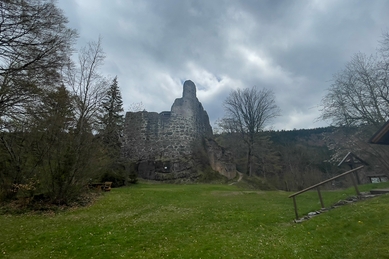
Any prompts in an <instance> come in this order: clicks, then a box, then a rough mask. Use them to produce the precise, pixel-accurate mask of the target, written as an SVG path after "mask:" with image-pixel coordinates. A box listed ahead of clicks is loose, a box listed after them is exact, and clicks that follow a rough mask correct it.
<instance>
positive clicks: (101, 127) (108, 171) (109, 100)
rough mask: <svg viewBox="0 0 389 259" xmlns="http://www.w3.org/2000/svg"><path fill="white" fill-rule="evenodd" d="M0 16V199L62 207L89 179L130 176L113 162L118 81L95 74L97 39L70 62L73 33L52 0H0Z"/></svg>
mask: <svg viewBox="0 0 389 259" xmlns="http://www.w3.org/2000/svg"><path fill="white" fill-rule="evenodd" d="M0 16H1V19H0V187H1V189H0V190H1V191H0V198H1V200H4V199H13V198H17V197H27V198H31V199H32V198H33V197H34V196H36V195H38V194H39V195H41V196H42V197H44V198H45V199H46V200H47V201H49V202H53V203H56V204H64V203H69V202H71V201H72V200H75V199H77V197H79V195H80V194H82V193H83V192H84V191H85V190H86V187H87V186H88V183H90V182H92V181H101V180H104V178H105V179H109V178H111V179H112V178H113V179H114V180H118V179H119V180H118V182H117V183H116V184H124V183H125V182H126V181H133V180H134V178H131V179H129V178H128V177H127V178H126V177H125V176H124V172H125V170H126V167H125V164H124V163H123V161H122V160H121V159H120V148H121V146H120V137H121V131H122V127H123V114H122V112H123V108H122V98H121V93H120V89H119V86H118V80H117V78H116V77H115V78H113V79H112V78H111V79H109V78H107V77H106V76H104V75H102V74H101V72H100V71H99V68H100V67H101V65H102V64H103V61H104V58H105V56H104V52H103V49H102V45H101V44H102V43H101V40H100V39H98V40H97V41H95V42H90V43H88V44H87V45H86V46H85V47H83V48H82V49H81V50H79V51H78V53H76V54H78V59H77V61H76V62H74V61H73V60H72V55H73V54H75V50H74V44H75V42H76V40H77V37H78V35H77V32H76V31H75V30H74V29H70V28H68V27H67V23H68V20H67V18H66V17H65V16H64V15H63V12H62V11H61V10H60V9H59V8H58V7H57V6H56V5H55V3H54V2H53V1H49V0H30V1H19V0H9V1H1V2H0ZM115 174H119V175H118V176H116V177H112V175H115Z"/></svg>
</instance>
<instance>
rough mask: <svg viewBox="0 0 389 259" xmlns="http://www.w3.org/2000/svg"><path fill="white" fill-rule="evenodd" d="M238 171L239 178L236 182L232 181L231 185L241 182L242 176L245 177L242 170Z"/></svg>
mask: <svg viewBox="0 0 389 259" xmlns="http://www.w3.org/2000/svg"><path fill="white" fill-rule="evenodd" d="M236 172H237V173H238V174H239V178H238V180H237V181H236V182H233V183H230V185H233V184H236V183H239V182H240V181H241V180H242V178H243V174H242V173H241V172H238V171H236Z"/></svg>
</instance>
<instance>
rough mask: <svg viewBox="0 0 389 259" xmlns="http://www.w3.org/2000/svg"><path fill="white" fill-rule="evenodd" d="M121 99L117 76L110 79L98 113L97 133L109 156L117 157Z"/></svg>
mask: <svg viewBox="0 0 389 259" xmlns="http://www.w3.org/2000/svg"><path fill="white" fill-rule="evenodd" d="M123 124H124V117H123V101H122V96H121V94H120V89H119V86H118V81H117V77H115V78H114V79H113V80H112V84H111V85H110V87H109V89H108V91H107V93H106V95H105V97H104V99H103V105H102V108H101V115H100V130H99V134H100V137H101V139H102V142H103V145H104V147H105V148H106V150H107V152H108V155H109V157H111V158H112V157H118V156H119V155H120V149H121V141H120V139H121V135H122V131H123Z"/></svg>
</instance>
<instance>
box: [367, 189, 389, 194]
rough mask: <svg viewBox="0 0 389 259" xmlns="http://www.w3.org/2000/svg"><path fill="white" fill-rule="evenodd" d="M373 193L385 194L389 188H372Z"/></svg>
mask: <svg viewBox="0 0 389 259" xmlns="http://www.w3.org/2000/svg"><path fill="white" fill-rule="evenodd" d="M370 193H371V194H384V193H389V189H373V190H370Z"/></svg>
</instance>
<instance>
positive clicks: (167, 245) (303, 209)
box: [0, 184, 389, 258]
mask: <svg viewBox="0 0 389 259" xmlns="http://www.w3.org/2000/svg"><path fill="white" fill-rule="evenodd" d="M366 188H370V187H366ZM352 192H353V190H352V189H351V190H346V191H336V192H334V191H331V192H323V198H324V202H325V203H326V205H329V204H331V203H334V202H335V201H337V200H340V199H344V198H346V197H347V196H349V195H350V194H352ZM288 195H290V193H286V192H282V191H271V192H262V191H252V190H243V189H239V188H238V187H236V186H226V185H201V184H199V185H162V184H139V185H135V186H132V187H129V188H119V189H113V190H112V191H111V192H110V193H106V194H105V195H103V196H102V197H100V198H99V200H98V201H97V202H96V203H95V204H94V205H93V206H90V207H87V208H81V209H77V210H73V211H67V212H62V213H58V214H55V215H0V225H1V229H2V233H1V235H0V252H1V254H0V257H1V256H3V257H4V258H389V216H388V214H389V195H384V196H381V197H378V198H373V199H371V200H367V201H363V202H358V203H355V204H351V205H347V206H343V207H342V208H338V209H334V210H331V211H329V212H327V213H324V214H321V215H320V216H317V217H315V218H313V219H311V220H309V221H306V222H304V223H301V224H295V223H293V218H294V211H293V204H292V200H291V199H288V198H287V197H288ZM298 205H299V213H300V215H303V214H306V213H307V212H309V211H312V210H315V209H318V208H319V207H320V204H319V201H318V198H317V193H316V192H308V193H306V194H304V195H301V197H300V196H299V197H298Z"/></svg>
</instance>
